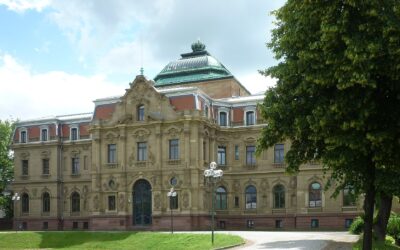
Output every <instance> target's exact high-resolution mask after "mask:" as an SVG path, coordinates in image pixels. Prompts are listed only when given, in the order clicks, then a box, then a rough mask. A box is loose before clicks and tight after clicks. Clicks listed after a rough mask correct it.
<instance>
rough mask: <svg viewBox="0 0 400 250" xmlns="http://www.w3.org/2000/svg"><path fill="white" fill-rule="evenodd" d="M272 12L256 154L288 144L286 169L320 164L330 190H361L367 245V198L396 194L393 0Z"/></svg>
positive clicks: (370, 203)
mask: <svg viewBox="0 0 400 250" xmlns="http://www.w3.org/2000/svg"><path fill="white" fill-rule="evenodd" d="M274 14H275V16H276V19H277V22H276V24H277V27H276V28H275V29H274V30H273V32H272V40H271V42H270V43H269V44H268V46H269V47H270V48H271V49H272V50H273V52H274V53H275V56H276V58H277V59H278V60H279V64H278V65H276V66H273V67H270V68H268V69H267V70H265V71H263V72H262V73H263V74H264V75H268V76H271V77H274V78H277V79H278V82H277V86H276V87H274V88H271V89H269V90H268V91H267V92H266V96H265V99H264V103H263V105H262V106H261V115H262V117H263V118H264V119H265V120H266V122H267V124H268V125H267V126H266V127H265V128H264V129H263V130H262V136H261V138H260V139H259V142H258V150H257V152H258V153H260V152H261V151H262V150H264V149H266V148H268V147H271V146H273V145H274V144H275V143H278V142H280V141H285V140H290V141H291V148H290V149H289V150H288V152H287V154H286V156H285V161H286V163H287V171H288V172H296V171H298V170H299V167H300V165H301V164H304V163H307V162H309V161H319V162H320V163H321V164H322V165H323V167H324V169H325V170H329V173H331V180H334V181H335V183H336V184H337V185H336V190H335V193H334V194H335V195H337V194H338V193H339V192H340V190H341V189H343V187H345V186H346V185H351V186H352V187H353V188H354V190H355V193H356V194H360V193H365V202H364V210H365V228H366V229H367V230H365V231H364V232H365V233H364V237H365V239H368V240H367V241H364V243H366V244H367V245H369V247H370V244H371V239H372V217H373V209H374V202H375V200H374V199H375V194H376V193H377V192H384V193H385V194H387V195H392V194H396V193H397V194H398V193H399V192H400V191H399V189H400V187H399V185H398V184H396V183H395V182H396V181H397V180H398V179H399V178H400V164H399V163H400V154H398V152H400V74H399V70H400V47H399V44H400V1H397V0H387V1H379V0H370V1H354V0H332V1H323V0H319V1H298V0H288V1H287V2H286V4H285V5H284V6H283V7H282V8H280V9H278V10H277V11H275V12H274ZM327 184H328V185H326V187H329V186H330V185H331V182H328V183H327Z"/></svg>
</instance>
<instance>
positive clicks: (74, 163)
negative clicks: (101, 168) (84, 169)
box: [71, 157, 79, 174]
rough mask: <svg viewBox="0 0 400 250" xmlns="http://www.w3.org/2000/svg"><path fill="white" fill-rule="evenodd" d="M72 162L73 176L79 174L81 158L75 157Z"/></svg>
mask: <svg viewBox="0 0 400 250" xmlns="http://www.w3.org/2000/svg"><path fill="white" fill-rule="evenodd" d="M71 162H72V174H79V158H78V157H73V158H72V159H71Z"/></svg>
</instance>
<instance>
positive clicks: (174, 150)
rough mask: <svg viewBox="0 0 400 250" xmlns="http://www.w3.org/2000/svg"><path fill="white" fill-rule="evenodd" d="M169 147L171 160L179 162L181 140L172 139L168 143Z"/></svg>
mask: <svg viewBox="0 0 400 250" xmlns="http://www.w3.org/2000/svg"><path fill="white" fill-rule="evenodd" d="M168 145H169V148H168V150H169V154H168V156H169V158H168V159H170V160H179V158H180V157H179V139H170V140H169V141H168Z"/></svg>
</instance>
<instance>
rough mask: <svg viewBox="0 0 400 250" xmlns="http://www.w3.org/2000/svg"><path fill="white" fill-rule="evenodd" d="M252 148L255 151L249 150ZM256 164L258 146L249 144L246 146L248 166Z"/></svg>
mask: <svg viewBox="0 0 400 250" xmlns="http://www.w3.org/2000/svg"><path fill="white" fill-rule="evenodd" d="M251 148H252V149H253V151H250V150H249V149H251ZM249 159H250V161H249ZM255 165H256V146H254V145H248V146H246V166H255Z"/></svg>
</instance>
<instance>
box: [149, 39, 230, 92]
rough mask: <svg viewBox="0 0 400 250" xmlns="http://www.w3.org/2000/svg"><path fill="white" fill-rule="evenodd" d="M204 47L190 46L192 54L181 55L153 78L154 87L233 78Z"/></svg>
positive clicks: (201, 45) (199, 43)
mask: <svg viewBox="0 0 400 250" xmlns="http://www.w3.org/2000/svg"><path fill="white" fill-rule="evenodd" d="M205 48H206V46H205V45H204V44H203V43H201V42H200V41H197V42H196V43H193V44H192V52H190V53H185V54H181V58H180V59H178V60H176V61H172V62H170V63H168V64H167V66H165V67H164V69H163V70H161V72H160V73H159V74H158V75H157V76H156V77H155V78H154V81H155V85H154V86H155V87H163V86H168V85H175V84H182V83H189V82H198V81H208V80H217V79H223V78H233V75H232V74H231V72H229V70H228V69H226V68H225V66H224V65H223V64H222V63H220V62H219V61H218V60H217V59H216V58H214V57H213V56H212V55H210V54H209V53H208V52H207V51H206V50H205Z"/></svg>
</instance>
